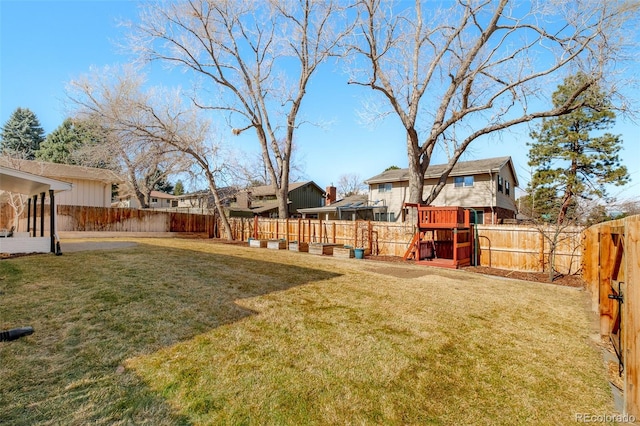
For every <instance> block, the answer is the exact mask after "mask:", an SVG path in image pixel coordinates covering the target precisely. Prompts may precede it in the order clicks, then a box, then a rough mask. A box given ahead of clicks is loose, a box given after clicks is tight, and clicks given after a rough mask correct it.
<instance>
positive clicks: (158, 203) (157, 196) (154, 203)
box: [112, 191, 178, 209]
mask: <svg viewBox="0 0 640 426" xmlns="http://www.w3.org/2000/svg"><path fill="white" fill-rule="evenodd" d="M149 195H150V200H149V208H150V209H170V208H172V207H178V197H176V196H175V195H171V194H167V193H165V192H160V191H151V194H149ZM112 206H113V207H125V208H132V209H139V208H140V201H138V198H137V197H135V196H133V195H127V196H125V197H121V198H119V200H118V202H117V203H114V204H112Z"/></svg>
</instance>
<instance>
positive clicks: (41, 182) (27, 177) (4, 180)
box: [0, 166, 72, 196]
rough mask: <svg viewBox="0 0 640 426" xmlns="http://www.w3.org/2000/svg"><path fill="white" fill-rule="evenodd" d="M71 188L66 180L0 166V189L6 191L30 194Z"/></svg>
mask: <svg viewBox="0 0 640 426" xmlns="http://www.w3.org/2000/svg"><path fill="white" fill-rule="evenodd" d="M71 188H72V185H71V184H70V183H67V182H62V181H59V180H56V179H51V178H48V177H44V176H38V175H34V174H32V173H27V172H25V171H22V170H15V169H12V168H9V167H3V166H0V189H1V190H4V191H7V192H16V193H19V194H26V195H29V196H32V195H36V194H39V193H42V192H47V191H49V190H53V191H54V192H60V191H70V190H71Z"/></svg>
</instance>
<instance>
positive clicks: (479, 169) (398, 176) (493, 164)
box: [365, 156, 518, 186]
mask: <svg viewBox="0 0 640 426" xmlns="http://www.w3.org/2000/svg"><path fill="white" fill-rule="evenodd" d="M505 164H508V165H509V167H510V168H511V172H512V174H513V177H514V179H515V182H514V183H515V185H514V186H518V175H517V173H516V171H515V168H514V167H513V162H512V160H511V157H509V156H505V157H495V158H485V159H481V160H472V161H459V162H458V163H456V165H455V166H454V167H453V169H452V170H451V173H449V176H468V175H479V174H487V173H496V172H498V171H500V170H501V169H502V168H503V167H504V166H505ZM446 168H447V165H446V164H435V165H430V166H429V167H428V168H427V172H426V173H425V175H424V178H425V179H437V178H439V177H440V176H442V173H444V171H445V170H446ZM408 180H409V169H408V168H407V169H393V170H386V171H384V172H382V173H380V174H379V175H376V176H373V177H371V178H369V179H367V180H365V183H366V184H367V185H374V184H377V183H387V182H406V181H408Z"/></svg>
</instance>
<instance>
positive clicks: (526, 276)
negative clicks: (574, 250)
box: [366, 256, 585, 288]
mask: <svg viewBox="0 0 640 426" xmlns="http://www.w3.org/2000/svg"><path fill="white" fill-rule="evenodd" d="M366 259H370V260H375V261H379V262H387V263H395V264H399V265H402V264H406V265H413V264H414V262H413V261H411V260H404V259H402V258H401V257H398V256H366ZM399 265H398V266H399ZM432 269H433V268H432V267H429V266H426V267H425V272H420V271H416V270H415V269H413V268H412V269H411V270H405V269H403V268H400V267H390V268H385V270H384V271H383V270H381V269H376V271H375V272H380V273H386V274H387V275H393V276H395V277H398V278H417V277H421V276H424V275H429V274H433V272H432V271H431V272H430V271H429V270H432ZM464 270H465V271H467V272H474V273H478V274H483V275H493V276H497V277H504V278H513V279H516V280H524V281H533V282H539V283H547V284H549V274H548V273H546V272H521V271H510V270H507V269H498V268H490V267H488V266H469V267H466V268H464ZM551 284H556V285H561V286H566V287H578V288H580V287H584V286H585V283H584V281H583V280H582V278H581V277H580V276H579V275H558V276H556V277H555V278H554V280H553V282H552V283H551Z"/></svg>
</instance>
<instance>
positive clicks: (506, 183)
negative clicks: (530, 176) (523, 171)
mask: <svg viewBox="0 0 640 426" xmlns="http://www.w3.org/2000/svg"><path fill="white" fill-rule="evenodd" d="M510 192H511V188H510V185H509V181H508V180H505V181H504V193H505V194H507V195H509V194H510Z"/></svg>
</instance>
